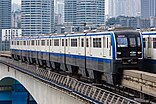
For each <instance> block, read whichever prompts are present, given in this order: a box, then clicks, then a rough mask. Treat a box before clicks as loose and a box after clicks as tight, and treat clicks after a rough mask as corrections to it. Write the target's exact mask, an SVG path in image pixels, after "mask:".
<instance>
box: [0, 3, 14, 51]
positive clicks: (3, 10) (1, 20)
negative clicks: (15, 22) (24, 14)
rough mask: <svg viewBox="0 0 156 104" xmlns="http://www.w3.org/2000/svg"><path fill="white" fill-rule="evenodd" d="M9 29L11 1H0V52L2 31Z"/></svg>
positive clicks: (0, 48)
mask: <svg viewBox="0 0 156 104" xmlns="http://www.w3.org/2000/svg"><path fill="white" fill-rule="evenodd" d="M8 28H11V0H0V50H2V47H3V46H2V42H1V40H2V39H1V38H2V29H8Z"/></svg>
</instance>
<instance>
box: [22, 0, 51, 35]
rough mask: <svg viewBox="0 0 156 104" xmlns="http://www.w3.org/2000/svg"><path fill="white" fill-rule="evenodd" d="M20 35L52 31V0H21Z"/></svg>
mask: <svg viewBox="0 0 156 104" xmlns="http://www.w3.org/2000/svg"><path fill="white" fill-rule="evenodd" d="M21 6H22V8H21V9H22V22H21V28H22V35H29V36H31V35H39V34H48V33H53V32H54V0H22V3H21Z"/></svg>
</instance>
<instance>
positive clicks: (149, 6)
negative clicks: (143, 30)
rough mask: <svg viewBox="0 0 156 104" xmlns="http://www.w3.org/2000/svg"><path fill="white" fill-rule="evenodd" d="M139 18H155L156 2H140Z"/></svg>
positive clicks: (143, 0)
mask: <svg viewBox="0 0 156 104" xmlns="http://www.w3.org/2000/svg"><path fill="white" fill-rule="evenodd" d="M141 17H143V18H149V17H156V0H141Z"/></svg>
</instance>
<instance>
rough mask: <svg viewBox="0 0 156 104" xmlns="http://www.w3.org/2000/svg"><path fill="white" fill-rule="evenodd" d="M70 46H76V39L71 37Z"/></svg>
mask: <svg viewBox="0 0 156 104" xmlns="http://www.w3.org/2000/svg"><path fill="white" fill-rule="evenodd" d="M71 47H77V39H71Z"/></svg>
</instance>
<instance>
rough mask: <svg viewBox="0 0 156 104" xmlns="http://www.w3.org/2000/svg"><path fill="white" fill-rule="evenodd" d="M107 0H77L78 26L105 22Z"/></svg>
mask: <svg viewBox="0 0 156 104" xmlns="http://www.w3.org/2000/svg"><path fill="white" fill-rule="evenodd" d="M104 6H105V0H78V1H77V10H76V11H77V14H76V21H77V26H83V25H84V24H86V23H88V24H90V25H94V26H97V25H102V24H104V15H105V7H104Z"/></svg>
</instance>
